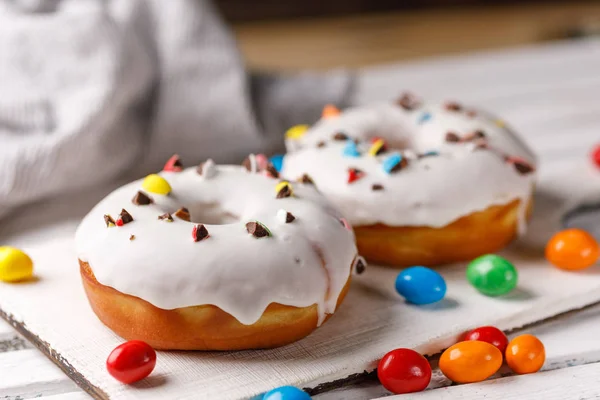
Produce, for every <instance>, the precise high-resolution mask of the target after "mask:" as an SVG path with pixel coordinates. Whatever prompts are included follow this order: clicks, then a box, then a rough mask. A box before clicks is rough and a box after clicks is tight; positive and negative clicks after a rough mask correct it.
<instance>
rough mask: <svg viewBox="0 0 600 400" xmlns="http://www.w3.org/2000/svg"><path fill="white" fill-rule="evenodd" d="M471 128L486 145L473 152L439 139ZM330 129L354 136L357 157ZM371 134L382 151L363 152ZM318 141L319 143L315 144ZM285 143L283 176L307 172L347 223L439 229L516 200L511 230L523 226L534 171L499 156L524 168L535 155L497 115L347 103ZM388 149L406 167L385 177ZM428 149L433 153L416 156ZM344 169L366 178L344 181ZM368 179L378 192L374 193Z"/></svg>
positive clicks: (471, 146) (468, 144) (434, 106)
mask: <svg viewBox="0 0 600 400" xmlns="http://www.w3.org/2000/svg"><path fill="white" fill-rule="evenodd" d="M427 116H429V118H427ZM475 131H482V132H484V134H485V140H486V142H487V144H488V146H489V148H490V149H491V150H482V149H476V148H475V145H474V144H475V143H474V142H464V143H448V142H446V140H445V137H446V134H447V133H448V132H454V133H456V134H458V135H459V136H461V137H462V136H465V135H468V134H470V133H473V132H475ZM337 132H343V133H345V134H346V135H348V136H349V137H350V138H352V139H358V140H359V141H360V142H359V143H358V148H359V150H360V152H361V156H360V157H356V158H354V157H347V156H344V155H343V149H344V146H345V145H346V143H345V142H344V141H334V140H332V137H333V135H334V134H335V133H337ZM375 136H377V137H381V138H383V139H385V140H386V141H387V143H388V149H389V150H388V151H387V152H385V153H383V154H381V155H379V156H377V157H372V156H369V155H368V153H367V152H368V149H369V147H370V142H369V140H370V139H371V138H373V137H375ZM319 142H325V146H323V147H318V146H317V144H319ZM287 147H288V151H290V152H289V153H288V154H287V155H286V156H285V159H284V162H283V170H282V175H283V176H286V177H289V178H295V177H297V176H301V175H302V174H304V173H307V174H308V175H310V176H311V178H312V179H313V180H314V181H315V183H316V185H317V187H318V188H319V190H320V191H321V192H322V193H323V194H325V195H326V196H327V197H328V198H329V199H330V200H331V201H332V202H333V203H334V204H335V205H336V206H337V207H338V208H339V209H340V211H341V212H342V213H343V214H344V215H345V216H346V217H347V218H348V220H349V221H350V223H351V224H353V225H357V226H360V225H370V224H375V223H383V224H386V225H388V226H428V227H436V228H439V227H443V226H446V225H448V224H449V223H451V222H453V221H455V220H457V219H459V218H461V217H463V216H466V215H469V214H471V213H473V212H476V211H482V210H485V209H487V208H488V207H490V206H492V205H504V204H508V203H510V202H512V201H513V200H520V210H519V218H518V220H519V221H518V223H519V227H518V228H519V232H520V233H523V232H524V230H525V225H526V224H525V221H526V218H525V214H526V207H527V204H528V202H529V198H530V196H531V194H532V191H533V184H534V180H535V174H534V173H529V174H521V173H519V172H518V171H517V170H516V169H515V167H514V165H512V164H511V163H508V162H506V160H505V159H504V158H503V155H507V156H513V157H519V158H522V159H523V160H525V161H527V162H528V163H530V164H531V165H535V156H534V155H533V153H532V152H531V151H530V150H529V149H528V148H527V146H526V145H525V144H524V143H523V142H522V141H521V140H519V138H518V137H516V136H515V135H514V134H513V133H512V132H511V131H510V130H509V129H508V128H506V127H505V126H504V124H503V123H502V122H501V121H500V120H498V119H496V118H494V117H492V116H490V115H489V114H486V113H484V112H481V111H477V112H476V114H475V115H473V114H471V113H469V114H468V113H467V112H465V111H464V110H461V111H451V110H447V109H446V108H445V106H444V105H442V104H427V103H425V104H422V105H420V106H419V107H417V108H415V109H414V110H406V109H404V108H402V107H400V106H399V105H396V104H388V103H386V104H376V105H372V106H366V107H358V108H352V109H348V110H346V111H344V112H342V113H341V114H340V115H339V116H337V117H331V118H326V119H321V120H320V121H318V122H317V123H316V124H315V125H314V126H313V127H311V129H309V130H308V131H307V132H306V133H305V135H304V136H302V137H301V138H299V139H296V140H287ZM394 151H399V152H401V153H402V152H403V153H404V156H405V157H407V159H409V164H408V166H407V167H406V168H404V169H402V170H400V171H398V172H396V173H393V174H387V173H385V172H384V170H383V168H382V165H381V162H382V160H384V159H385V158H386V157H388V156H389V155H390V154H391V153H392V152H394ZM429 151H436V152H438V153H439V155H438V156H430V157H423V158H417V157H416V154H422V153H426V152H429ZM348 168H358V169H360V170H362V171H363V172H365V175H364V177H363V178H361V179H359V180H357V181H355V182H353V183H350V184H349V183H347V176H348V175H347V174H348V172H347V170H348ZM374 184H379V185H382V186H383V189H382V190H373V189H372V187H373V185H374Z"/></svg>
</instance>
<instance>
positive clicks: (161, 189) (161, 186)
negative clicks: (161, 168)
mask: <svg viewBox="0 0 600 400" xmlns="http://www.w3.org/2000/svg"><path fill="white" fill-rule="evenodd" d="M142 187H143V188H144V189H146V190H147V191H148V192H150V193H156V194H162V195H167V194H169V193H171V185H169V182H167V181H166V180H165V178H163V177H162V176H160V175H157V174H150V175H148V176H147V177H145V178H144V181H143V182H142Z"/></svg>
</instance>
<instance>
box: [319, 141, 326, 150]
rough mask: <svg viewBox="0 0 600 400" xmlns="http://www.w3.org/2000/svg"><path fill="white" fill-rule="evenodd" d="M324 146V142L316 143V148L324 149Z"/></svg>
mask: <svg viewBox="0 0 600 400" xmlns="http://www.w3.org/2000/svg"><path fill="white" fill-rule="evenodd" d="M325 146H327V143H325V142H324V141H322V140H320V141H318V142H317V147H318V148H321V147H325Z"/></svg>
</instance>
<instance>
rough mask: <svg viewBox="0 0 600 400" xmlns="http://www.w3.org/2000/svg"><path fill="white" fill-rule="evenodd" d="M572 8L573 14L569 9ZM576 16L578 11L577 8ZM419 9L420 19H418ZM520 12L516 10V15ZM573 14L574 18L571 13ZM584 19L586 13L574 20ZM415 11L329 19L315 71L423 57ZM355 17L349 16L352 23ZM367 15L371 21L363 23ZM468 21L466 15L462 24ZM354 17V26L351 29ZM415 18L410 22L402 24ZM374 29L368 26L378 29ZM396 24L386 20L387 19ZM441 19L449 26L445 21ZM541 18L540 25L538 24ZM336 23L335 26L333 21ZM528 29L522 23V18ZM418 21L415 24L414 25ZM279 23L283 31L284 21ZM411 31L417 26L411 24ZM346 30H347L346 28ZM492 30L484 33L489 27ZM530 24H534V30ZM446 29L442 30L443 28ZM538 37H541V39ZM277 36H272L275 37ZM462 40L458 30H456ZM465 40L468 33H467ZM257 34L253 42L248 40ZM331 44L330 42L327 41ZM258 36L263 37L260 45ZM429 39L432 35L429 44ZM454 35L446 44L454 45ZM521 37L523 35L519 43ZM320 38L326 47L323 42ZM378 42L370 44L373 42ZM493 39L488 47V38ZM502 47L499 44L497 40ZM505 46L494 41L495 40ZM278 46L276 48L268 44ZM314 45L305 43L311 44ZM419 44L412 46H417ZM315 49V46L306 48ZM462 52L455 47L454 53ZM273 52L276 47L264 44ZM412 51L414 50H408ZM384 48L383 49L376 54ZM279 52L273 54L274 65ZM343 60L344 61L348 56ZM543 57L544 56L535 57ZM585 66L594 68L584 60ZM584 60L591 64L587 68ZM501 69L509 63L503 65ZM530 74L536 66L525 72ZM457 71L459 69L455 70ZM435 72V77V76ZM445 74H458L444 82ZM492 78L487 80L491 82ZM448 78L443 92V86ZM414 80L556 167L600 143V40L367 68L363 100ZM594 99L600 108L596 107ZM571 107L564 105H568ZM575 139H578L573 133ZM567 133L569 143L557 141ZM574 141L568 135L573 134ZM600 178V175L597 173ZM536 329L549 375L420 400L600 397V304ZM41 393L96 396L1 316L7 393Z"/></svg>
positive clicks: (287, 62) (586, 8)
mask: <svg viewBox="0 0 600 400" xmlns="http://www.w3.org/2000/svg"><path fill="white" fill-rule="evenodd" d="M526 10H529V11H527V12H526V13H525V14H523V15H524V16H523V17H521V19H519V18H517V22H518V21H521V23H522V25H521V26H522V27H523V29H525V26H526V25H527V24H525V21H529V18H531V17H532V16H533V15H537V12H536V11H535V7H533V8H532V7H527V8H526ZM548 10H551V11H546V12H547V13H548V14H544V13H542V14H539V15H540V16H541V17H544V16H545V17H544V18H541V19H540V20H544V19H545V18H546V19H548V18H551V17H552V18H559V17H560V18H559V19H562V17H563V14H561V12H560V11H558V10H560V7H558V6H557V7H554V8H550V9H548ZM567 10H571V11H569V12H567V14H565V15H575V14H577V15H592V14H593V13H599V12H600V9H599V6H598V5H593V4H588V5H575V6H573V7H571V8H567ZM563 11H564V10H563ZM480 12H481V11H476V12H474V13H475V14H473V13H467V14H465V15H467V16H466V17H465V18H466V20H467V21H474V20H477V21H480V22H481V25H480V26H479V30H478V32H481V29H483V28H485V27H486V26H488V27H489V26H491V25H489V24H492V25H493V23H494V22H493V21H496V24H497V25H494V26H496V27H498V26H500V25H502V23H500V22H498V19H497V18H495V17H494V18H493V17H492V16H491V15H487V17H485V18H483V19H480V17H481V14H478V13H480ZM569 13H571V14H569ZM416 15H418V14H415V15H413V17H414V16H416ZM499 15H500V16H502V17H503V18H510V16H511V15H512V14H510V11H506V10H505V11H504V12H502V13H500V14H499ZM513 16H514V15H513ZM456 18H458V17H457V16H456V15H455V17H454V19H453V18H450V19H449V20H448V19H447V18H446V16H443V15H439V14H436V13H434V14H432V16H431V19H430V20H429V21H432V22H436V23H435V24H433V26H432V27H431V31H430V32H429V33H430V34H431V35H434V36H435V35H441V36H440V37H442V36H445V35H444V34H442V33H440V32H439V30H440V29H439V28H440V26H443V27H448V25H446V24H449V23H452V21H454V22H453V23H454V24H457V23H459V22H460V21H459V20H457V19H456ZM567 19H569V18H567ZM571 19H577V18H571ZM409 20H410V16H398V17H397V20H396V22H397V23H398V25H397V26H396V23H395V22H394V19H393V17H390V16H380V17H374V18H371V17H367V18H366V19H362V20H361V19H348V20H339V21H338V22H337V23H336V22H332V23H327V22H321V23H318V24H317V25H315V27H316V28H315V31H314V32H313V34H312V35H313V39H312V40H314V41H315V42H314V43H317V44H315V46H322V45H323V43H328V42H329V43H330V44H329V46H330V45H331V43H335V46H338V45H339V48H338V51H337V53H335V54H324V53H322V54H321V55H322V57H321V58H320V60H321V61H314V60H313V61H311V62H310V64H311V66H313V67H330V66H332V65H338V66H339V65H346V66H357V65H364V64H370V63H374V62H381V61H389V60H394V59H397V58H402V57H404V55H407V56H410V55H413V54H415V53H412V52H413V51H414V52H416V53H418V54H417V55H423V54H422V52H421V53H419V52H418V51H417V50H418V49H417V47H418V46H417V45H416V43H417V41H414V42H413V41H406V42H404V43H408V44H411V46H412V47H410V46H409V47H406V48H405V49H409V50H402V48H401V47H400V46H394V43H395V39H394V38H397V37H398V35H399V32H400V31H401V30H402V29H408V32H411V35H417V36H418V35H419V34H424V33H425V32H424V31H421V30H420V29H424V28H420V27H419V26H421V24H419V23H418V21H413V23H412V25H411V24H408V21H409ZM348 21H350V22H348ZM361 21H362V22H361ZM463 22H464V21H463ZM348 23H350V25H347V24H348ZM405 23H407V24H408V25H404V26H402V24H405ZM302 24H304V23H303V22H301V23H299V25H297V26H296V28H294V27H292V26H288V28H289V29H290V31H291V33H292V34H294V35H303V34H307V29H308V28H307V27H305V26H304V25H302ZM353 24H358V25H359V26H360V25H361V24H362V26H363V28H362V30H360V29H359V31H358V32H352V33H350V36H352V37H355V38H356V37H359V38H360V40H361V41H363V42H362V45H361V47H360V49H359V50H357V54H358V55H357V54H355V53H354V52H353V51H351V50H349V49H348V47H350V48H352V47H351V46H353V45H354V43H347V44H346V46H344V45H342V44H341V42H343V39H341V38H343V37H349V36H348V35H347V34H344V33H342V32H341V30H344V27H346V28H347V27H350V26H354V25H353ZM370 24H371V25H374V26H373V27H372V28H368V29H367V28H365V27H368V26H369V25H370ZM386 24H387V25H386ZM440 24H441V25H440ZM537 24H538V22H535V23H534V24H533V25H535V26H537ZM326 25H329V26H326ZM391 25H394V26H396V28H394V29H392V31H391V33H390V37H389V40H388V41H387V42H385V46H384V47H383V48H382V47H381V46H380V47H379V48H377V46H373V47H371V46H372V45H373V43H374V42H373V41H371V42H369V41H367V42H364V39H365V35H368V32H369V31H370V30H372V31H379V32H380V33H381V32H382V30H383V31H385V29H384V27H385V26H391ZM517 25H519V24H517ZM410 26H412V28H410ZM257 29H258V28H256V27H255V26H252V27H249V26H244V27H240V28H239V29H238V33H239V34H240V35H241V37H242V38H244V37H246V41H244V40H243V41H242V48H243V49H244V51H245V52H246V54H248V55H249V59H250V62H251V64H252V65H255V66H264V67H273V64H272V63H271V64H269V63H268V62H266V61H263V63H262V65H261V62H260V61H261V59H262V58H261V57H259V55H260V54H261V51H262V50H260V51H259V50H256V46H260V37H261V34H260V33H257ZM265 29H266V30H265V31H264V32H266V36H264V38H263V40H265V41H268V42H269V43H271V44H273V43H275V44H277V43H279V44H278V46H281V47H277V46H275V47H273V48H271V49H269V50H268V52H269V53H270V52H272V51H276V52H278V53H277V54H278V56H277V57H278V59H279V60H281V63H280V65H279V67H281V68H288V67H289V68H295V67H298V66H305V65H306V64H303V57H301V56H300V55H299V54H297V53H295V51H297V50H298V48H296V49H294V48H291V49H287V50H284V47H285V46H283V45H284V44H285V43H284V42H278V40H279V39H276V38H272V37H271V36H272V35H273V34H274V32H275V31H273V30H272V29H274V28H272V27H271V28H265ZM279 29H282V28H281V27H280V28H279ZM328 29H333V30H334V31H337V34H336V35H337V36H335V35H334V37H326V36H327V35H326V34H325V32H326V31H327V30H328ZM410 29H412V30H410ZM338 30H340V31H338ZM484 30H485V29H484ZM525 30H526V29H525ZM442 31H443V30H442ZM533 36H535V35H533ZM269 37H271V38H269ZM452 37H455V36H452ZM459 37H464V36H459ZM248 38H254V39H253V40H250V41H249V40H248ZM318 38H322V42H323V43H321V39H318ZM255 40H256V41H255ZM431 40H432V41H431V42H429V43H430V46H431V48H430V49H429V50H430V53H433V52H436V51H437V50H438V49H440V48H442V47H444V46H443V44H439V45H435V46H434V45H433V44H431V43H433V42H434V40H433V39H431ZM426 41H427V40H426ZM451 42H452V41H451V40H450V41H447V42H446V43H451ZM475 42H477V43H481V42H482V39H481V37H478V38H477V40H476V39H475V38H473V42H471V43H475ZM516 42H518V43H521V42H522V40H516ZM319 43H320V44H319ZM369 43H370V44H369ZM488 44H489V43H488ZM496 44H497V43H496ZM496 44H493V43H492V44H491V45H492V46H496ZM509 44H514V43H512V42H511V41H510V40H509V41H504V42H503V44H501V46H504V45H509ZM269 46H271V45H269ZM481 46H482V45H480V44H474V45H473V46H472V47H481ZM304 49H305V48H304ZM410 49H412V50H410ZM305 50H306V49H305ZM454 50H456V48H453V47H452V46H451V48H450V51H454ZM265 51H267V50H265ZM404 51H408V53H406V54H404V55H403V52H404ZM377 52H379V54H378V55H377V54H375V53H377ZM344 53H345V54H347V57H346V58H343V59H340V58H339V57H342V56H341V55H343V54H344ZM540 58H543V59H544V60H555V61H556V62H555V63H554V64H553V65H551V66H550V68H548V70H546V69H545V68H541V65H538V64H536V62H539V59H540ZM272 60H273V56H271V61H272ZM340 60H342V61H340ZM536 60H538V61H536ZM569 62H572V63H573V65H577V66H578V67H579V68H578V72H577V73H576V76H573V75H571V74H570V73H569V71H570V70H569V68H558V67H557V65H562V66H563V67H564V66H567V65H569ZM496 63H498V64H499V65H500V64H501V66H502V68H504V69H506V68H509V69H511V68H512V69H514V71H515V74H514V79H512V78H511V79H508V78H507V77H509V76H510V74H508V75H507V74H505V75H502V76H504V78H503V79H504V80H500V81H495V79H497V77H496V76H495V74H494V73H493V72H492V69H493V67H492V66H493V65H495V64H496ZM584 64H585V65H584ZM532 65H537V67H540V68H539V74H542V75H544V74H545V76H547V79H546V80H538V81H536V82H535V83H532V84H528V82H529V80H528V78H527V76H529V78H531V79H533V77H534V74H536V70H532V69H531V68H532ZM582 65H584V66H582ZM499 68H500V67H499ZM524 70H527V72H524V73H523V71H524ZM450 71H458V72H457V75H456V74H454V72H452V73H450ZM486 72H487V73H489V74H490V77H489V80H485V79H482V78H481V77H479V78H477V79H480V80H481V82H480V83H478V85H476V86H473V87H470V90H462V88H463V86H461V85H460V79H465V77H473V76H478V75H481V74H484V73H486ZM428 77H430V78H431V83H430V82H429V78H428ZM445 77H450V78H456V79H449V80H448V81H447V82H446V81H445ZM486 81H487V82H488V83H485V82H486ZM440 82H446V83H443V85H445V86H444V88H442V89H443V90H442V89H440V85H442V83H440ZM407 83H409V84H411V85H412V87H413V88H417V89H420V90H421V91H422V92H423V93H424V94H426V95H429V94H436V95H439V94H440V93H448V94H449V95H456V96H457V97H458V98H459V99H464V100H465V101H469V102H474V103H476V104H480V103H481V104H484V105H485V106H486V107H488V108H491V109H495V110H499V111H500V113H501V114H503V115H504V116H505V117H506V118H507V119H508V120H509V121H513V120H514V121H515V122H516V124H517V126H518V127H519V128H521V129H524V130H527V131H530V133H531V136H530V137H528V141H530V143H532V144H533V145H534V148H536V150H537V151H538V153H539V154H540V159H541V161H542V163H556V164H557V165H567V164H570V163H572V162H573V160H580V159H582V158H585V157H586V153H587V151H588V149H589V148H590V146H591V144H592V143H594V142H600V102H598V93H600V43H599V42H595V41H592V42H589V43H588V42H586V43H573V44H572V45H570V44H559V45H556V46H550V47H547V48H529V49H527V48H526V49H518V50H515V51H508V52H504V53H489V54H482V55H477V56H472V57H471V56H467V57H466V58H451V59H446V60H433V61H431V62H427V63H417V64H410V65H405V66H397V67H389V68H377V69H373V70H370V69H365V70H362V72H361V77H360V79H359V89H358V92H359V101H372V100H374V99H378V98H388V97H391V96H392V95H393V94H394V91H396V90H398V88H396V87H394V85H395V84H398V85H407ZM572 96H587V97H586V98H587V99H588V101H589V104H590V107H588V108H587V109H585V110H578V109H572V110H571V109H568V104H569V98H570V97H572ZM593 102H595V104H598V106H593ZM561 110H562V111H561ZM567 135H571V136H570V137H567ZM560 138H562V139H561V140H558V139H560ZM565 138H566V139H565ZM598 179H600V175H598ZM529 332H531V333H534V334H537V335H539V336H540V337H541V339H542V340H543V341H544V342H545V343H546V345H547V347H549V348H552V352H550V354H551V357H549V359H548V362H547V363H546V367H545V368H546V370H547V371H546V372H542V373H538V374H534V375H529V376H519V377H514V376H512V377H502V376H497V377H496V379H493V380H490V381H487V382H482V383H478V384H471V385H461V386H453V387H444V388H439V389H434V390H430V391H426V392H424V393H423V394H421V395H418V396H415V398H417V399H420V398H424V399H429V398H431V399H434V398H435V399H438V398H465V399H476V398H481V397H482V396H484V395H485V396H487V397H486V398H488V399H505V398H533V397H534V396H535V397H536V398H543V399H554V398H555V399H566V398H574V397H573V396H575V397H576V398H592V397H597V396H600V380H599V379H597V376H598V373H600V363H599V361H600V341H598V339H597V336H598V332H600V305H599V306H594V307H591V308H588V309H587V310H585V311H584V312H580V313H570V314H568V315H566V316H563V317H561V318H558V319H555V320H552V321H549V322H547V323H544V324H540V325H537V326H535V327H532V328H531V329H529ZM384 395H386V392H385V390H383V389H382V388H381V386H380V385H378V384H377V383H376V382H375V381H373V380H366V381H365V382H363V383H360V384H358V385H354V386H350V387H347V388H344V389H343V390H338V391H334V392H329V393H324V394H321V395H318V396H316V397H315V398H317V399H320V400H324V399H326V400H331V399H342V398H343V399H348V400H352V399H365V398H376V397H380V396H384ZM38 397H42V398H44V399H48V400H57V399H66V400H78V399H88V398H89V397H88V395H86V394H85V393H83V392H82V391H81V390H80V389H79V388H78V387H77V386H76V385H75V384H74V383H73V382H72V381H71V380H70V379H69V378H68V377H67V376H66V375H64V374H63V373H62V372H61V371H60V370H59V369H58V367H56V366H54V365H53V364H52V363H51V362H50V361H49V360H47V359H46V358H45V357H44V356H43V355H42V354H41V353H40V352H38V351H37V350H36V349H35V348H33V346H32V345H31V344H29V343H28V342H27V341H26V340H24V339H23V338H22V337H21V336H20V335H19V334H17V333H16V332H15V331H14V330H12V328H11V327H10V326H8V324H6V323H5V322H3V321H0V399H15V400H16V399H28V398H38Z"/></svg>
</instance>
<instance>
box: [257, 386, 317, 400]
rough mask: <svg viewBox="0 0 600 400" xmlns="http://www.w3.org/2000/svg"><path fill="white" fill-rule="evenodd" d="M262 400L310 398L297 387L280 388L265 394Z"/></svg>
mask: <svg viewBox="0 0 600 400" xmlns="http://www.w3.org/2000/svg"><path fill="white" fill-rule="evenodd" d="M262 400H310V396H309V395H308V393H306V392H305V391H303V390H300V389H298V388H297V387H294V386H281V387H278V388H275V389H273V390H271V391H269V392H267V393H265V395H264V396H263V397H262Z"/></svg>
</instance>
